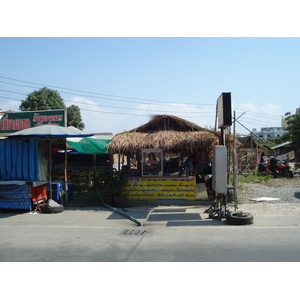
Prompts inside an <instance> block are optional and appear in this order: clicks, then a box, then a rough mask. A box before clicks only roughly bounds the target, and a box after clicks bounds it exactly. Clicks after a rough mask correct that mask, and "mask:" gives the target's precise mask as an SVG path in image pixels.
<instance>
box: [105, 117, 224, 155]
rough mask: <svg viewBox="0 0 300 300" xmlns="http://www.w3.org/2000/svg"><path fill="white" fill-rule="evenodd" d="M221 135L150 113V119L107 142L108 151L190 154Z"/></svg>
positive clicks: (215, 140)
mask: <svg viewBox="0 0 300 300" xmlns="http://www.w3.org/2000/svg"><path fill="white" fill-rule="evenodd" d="M220 138H221V134H220V133H219V132H217V131H213V130H209V129H206V128H202V127H200V126H198V125H196V124H194V123H192V122H189V121H186V120H184V119H181V118H178V117H175V116H170V115H154V116H152V117H151V120H150V121H149V122H148V123H146V124H144V125H141V126H139V127H137V128H135V129H132V130H130V131H126V132H123V133H119V134H117V135H115V136H114V137H113V139H112V140H111V142H110V143H109V146H108V147H109V150H110V151H111V152H119V153H123V154H129V153H135V152H137V151H140V150H141V149H143V148H144V149H149V148H154V149H163V150H164V151H165V152H174V153H177V152H182V153H190V152H191V151H192V150H193V149H196V148H209V147H211V145H212V144H213V143H219V141H220Z"/></svg>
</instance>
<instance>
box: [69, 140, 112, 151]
mask: <svg viewBox="0 0 300 300" xmlns="http://www.w3.org/2000/svg"><path fill="white" fill-rule="evenodd" d="M110 141H111V139H95V138H83V139H81V140H80V141H79V142H74V141H70V140H69V139H67V144H68V146H69V147H70V148H73V149H75V150H77V151H79V152H81V153H84V154H114V153H111V152H109V151H108V150H107V148H108V144H109V142H110Z"/></svg>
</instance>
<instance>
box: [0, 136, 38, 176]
mask: <svg viewBox="0 0 300 300" xmlns="http://www.w3.org/2000/svg"><path fill="white" fill-rule="evenodd" d="M38 174H39V172H38V140H33V139H32V140H27V141H25V140H0V180H25V181H38V180H39V179H38Z"/></svg>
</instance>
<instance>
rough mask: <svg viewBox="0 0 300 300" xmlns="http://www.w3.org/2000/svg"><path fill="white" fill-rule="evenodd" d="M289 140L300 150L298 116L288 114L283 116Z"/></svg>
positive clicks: (299, 117)
mask: <svg viewBox="0 0 300 300" xmlns="http://www.w3.org/2000/svg"><path fill="white" fill-rule="evenodd" d="M285 116H286V118H285V119H286V122H287V125H288V126H287V130H288V131H289V140H290V141H291V142H292V143H293V145H294V146H296V148H300V114H295V115H292V114H291V113H290V112H288V113H286V114H285Z"/></svg>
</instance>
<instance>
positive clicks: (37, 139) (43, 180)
mask: <svg viewBox="0 0 300 300" xmlns="http://www.w3.org/2000/svg"><path fill="white" fill-rule="evenodd" d="M84 136H92V134H88V133H84V132H82V131H80V130H78V129H72V128H68V127H63V126H58V125H42V126H37V127H32V128H27V129H24V130H20V131H17V132H15V133H11V134H8V135H7V138H6V139H2V140H1V141H0V153H1V156H0V208H9V209H29V210H31V209H33V207H35V208H36V209H39V204H40V202H43V203H41V204H44V203H45V202H46V200H47V198H48V196H50V198H52V169H51V163H50V162H51V160H52V159H51V150H50V149H51V143H52V142H53V140H58V139H62V140H64V141H65V140H66V138H67V137H84ZM65 170H66V168H65ZM64 184H65V190H66V191H67V190H68V182H67V177H66V172H65V181H64ZM47 189H48V190H49V191H50V193H49V195H47ZM66 198H67V197H66Z"/></svg>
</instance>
